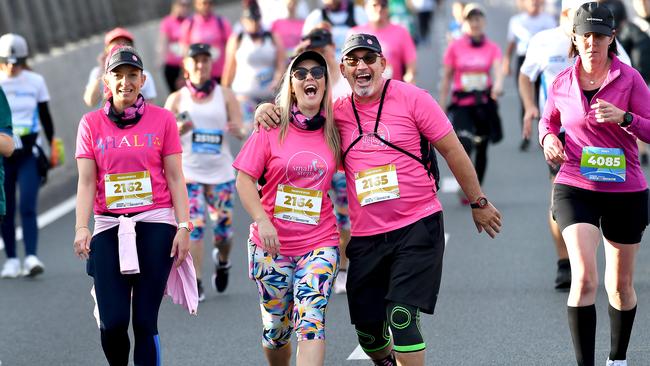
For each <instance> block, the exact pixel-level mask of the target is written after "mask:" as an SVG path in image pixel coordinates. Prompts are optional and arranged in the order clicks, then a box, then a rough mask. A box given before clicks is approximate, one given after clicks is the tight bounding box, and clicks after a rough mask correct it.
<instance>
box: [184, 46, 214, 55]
mask: <svg viewBox="0 0 650 366" xmlns="http://www.w3.org/2000/svg"><path fill="white" fill-rule="evenodd" d="M198 55H208V56H212V52H210V45H209V44H207V43H192V44H191V45H190V48H188V49H187V57H196V56H198Z"/></svg>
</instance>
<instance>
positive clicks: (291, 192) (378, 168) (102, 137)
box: [0, 0, 650, 366]
mask: <svg viewBox="0 0 650 366" xmlns="http://www.w3.org/2000/svg"><path fill="white" fill-rule="evenodd" d="M310 5H312V2H309V1H305V0H261V1H259V2H258V1H255V0H242V1H241V12H240V14H239V18H238V19H236V21H234V22H231V21H230V20H229V19H228V18H226V17H225V16H223V15H220V14H219V6H218V5H216V3H215V2H214V1H211V0H194V1H190V0H174V1H173V5H172V8H171V12H170V14H169V15H168V16H167V17H165V18H164V19H163V20H162V21H161V23H160V40H159V42H158V44H157V45H156V46H157V51H158V52H157V54H156V59H155V60H144V59H142V57H141V54H140V52H139V51H138V45H139V44H140V43H139V42H136V39H135V36H134V35H133V33H131V32H130V31H128V30H127V29H124V28H115V29H113V30H111V31H110V32H107V33H106V35H105V37H104V47H103V49H102V52H101V53H100V54H99V55H98V57H97V65H96V66H95V67H94V68H93V69H92V70H91V71H90V76H89V78H88V82H87V85H86V86H85V90H84V91H83V103H85V104H86V105H87V106H88V107H90V108H92V109H93V111H92V112H89V113H87V114H85V115H84V116H83V117H82V118H81V121H80V123H79V128H78V132H77V139H76V147H75V158H76V162H77V168H78V173H79V180H78V186H77V203H76V222H75V228H74V232H75V238H74V245H73V246H74V252H75V254H76V255H78V256H79V257H80V258H83V259H86V260H87V265H86V271H87V273H88V275H89V276H91V277H92V278H93V284H94V286H93V292H92V293H93V296H94V298H95V303H96V309H95V312H96V314H95V315H96V318H97V323H98V325H99V328H100V335H101V347H102V349H103V351H104V354H105V356H106V359H107V361H108V363H109V364H110V365H127V364H129V353H130V339H129V325H130V324H132V329H133V336H134V353H133V362H134V363H135V364H136V365H159V364H160V362H161V349H160V340H159V335H158V329H157V322H158V311H159V308H160V304H161V300H162V298H163V296H164V295H165V294H167V295H170V296H171V297H172V299H173V300H174V302H177V303H179V304H181V305H183V306H184V307H185V308H186V309H187V310H188V311H189V312H190V313H196V311H197V308H198V307H199V306H200V305H199V303H200V302H201V301H203V300H204V299H205V298H206V295H207V294H209V293H210V292H209V289H208V288H210V287H211V288H214V290H216V292H218V293H223V292H225V291H226V290H227V288H228V284H229V279H230V277H231V275H230V272H231V268H232V266H233V265H243V264H238V263H235V262H233V261H232V260H231V255H230V253H231V250H232V248H233V246H235V245H238V246H246V247H247V258H248V276H249V277H250V279H251V280H252V281H254V282H255V284H256V286H257V289H258V292H259V303H260V309H261V329H262V332H261V333H262V337H261V345H262V349H263V352H264V355H265V358H266V360H267V361H268V364H269V365H289V363H290V360H291V357H292V355H291V352H292V351H291V349H292V348H291V346H290V341H291V338H292V335H293V334H295V337H296V338H295V339H296V341H297V349H298V351H297V355H296V364H297V365H323V364H326V363H327V362H326V360H325V342H326V337H325V334H326V332H325V329H326V321H325V319H326V316H325V315H326V312H327V306H328V302H329V300H330V297H331V295H332V292H335V293H346V296H347V302H348V309H349V314H350V319H351V321H352V324H353V326H354V329H355V330H356V333H357V335H358V342H359V345H360V346H361V348H362V349H363V351H364V352H365V353H366V354H367V355H368V356H369V357H370V359H371V360H372V362H373V363H374V364H375V365H384V366H390V365H401V366H406V365H424V364H425V349H426V343H425V341H424V339H425V337H424V335H423V334H422V332H421V327H420V318H421V313H425V314H433V313H434V310H435V307H436V302H437V299H438V292H439V289H440V283H441V274H442V268H443V266H442V264H443V257H444V250H445V235H444V219H443V210H442V206H441V204H440V201H439V198H438V189H439V183H440V174H439V170H438V164H442V163H444V164H446V165H447V166H448V167H449V169H450V171H451V173H452V174H453V176H454V177H455V179H456V181H457V182H458V186H459V189H458V192H457V194H458V199H459V201H460V204H461V205H464V206H467V209H468V210H470V211H471V215H472V220H473V223H474V225H471V223H469V222H467V224H466V225H467V227H468V228H472V230H473V228H474V227H475V228H476V229H477V230H478V232H479V233H481V232H483V231H485V233H486V234H487V235H488V236H489V237H491V238H494V237H496V236H497V235H498V234H499V232H500V230H501V226H502V217H501V214H500V212H499V211H498V209H497V208H496V207H495V206H494V205H493V204H492V203H491V202H490V200H489V199H488V198H487V197H486V195H485V193H484V192H483V191H482V189H481V186H482V184H483V182H484V179H485V176H486V171H487V168H488V156H489V151H488V146H489V145H490V144H495V143H499V142H500V141H501V140H502V139H503V138H504V136H503V126H502V118H501V115H502V114H503V113H504V110H503V108H501V109H500V108H499V99H500V98H501V97H502V95H503V94H504V93H503V92H504V84H505V83H506V82H508V80H507V78H508V77H509V76H513V77H514V80H513V81H514V82H515V84H516V85H517V94H518V95H519V99H520V101H521V109H520V110H519V108H517V110H516V111H507V113H508V114H509V115H516V120H517V121H520V123H521V137H520V138H521V140H520V142H519V143H518V145H519V149H520V150H521V151H522V152H525V151H527V150H529V149H530V146H531V145H534V144H535V143H537V144H538V145H539V146H540V149H541V150H543V155H544V158H545V160H546V162H547V163H548V166H549V177H550V182H551V184H552V196H551V197H549V210H548V218H547V217H540V218H539V219H540V221H546V220H547V219H548V224H549V228H550V231H551V234H552V238H553V247H554V248H555V252H556V253H557V268H554V269H553V270H554V271H556V272H555V273H556V275H555V276H556V279H555V282H554V284H553V286H554V288H555V289H556V290H557V291H568V300H567V317H568V324H569V329H570V333H571V336H572V339H573V349H574V352H575V358H576V362H577V364H578V365H587V366H589V365H594V364H595V363H596V362H598V363H602V362H601V361H600V360H595V344H596V340H595V335H596V305H595V304H596V292H597V288H598V283H599V278H600V276H599V273H598V266H597V262H596V252H597V248H598V246H599V245H600V242H601V237H602V238H604V240H603V242H604V244H603V245H604V251H605V259H606V265H607V267H606V270H605V273H604V285H605V289H606V291H607V298H608V316H609V319H610V326H611V330H610V332H611V347H610V352H609V357H608V359H607V360H606V365H615V366H624V365H627V361H626V352H627V348H628V345H629V342H630V335H631V333H632V327H633V323H634V318H635V313H636V309H637V296H636V293H635V289H634V272H635V271H634V270H635V260H636V256H637V253H638V251H639V249H640V242H641V239H642V236H643V232H644V230H645V227H646V226H647V224H648V220H649V217H648V186H647V183H646V179H645V174H644V171H643V168H642V167H643V166H645V165H647V164H648V155H647V154H648V153H647V151H646V147H645V146H646V145H645V144H646V143H648V142H650V103H648V100H650V89H649V87H648V85H649V82H650V66H649V64H650V1H649V0H634V1H633V4H632V5H633V9H634V12H635V13H636V14H634V15H633V14H628V10H627V7H626V5H625V4H624V3H623V2H622V1H621V0H606V1H602V2H590V1H586V0H563V1H555V2H549V3H544V1H543V0H519V1H518V2H517V4H516V6H517V7H518V9H519V11H520V12H519V13H518V14H516V15H514V16H513V17H512V18H511V19H510V20H509V22H508V24H507V43H506V44H505V45H504V47H501V46H500V45H499V44H498V43H496V42H495V41H494V40H492V39H490V38H489V37H488V36H487V34H486V25H487V23H488V22H491V21H498V19H493V17H491V15H490V13H489V11H487V10H486V8H485V7H484V6H483V5H481V4H479V3H463V2H458V1H457V2H454V3H453V4H451V6H450V8H451V10H452V12H453V14H449V17H448V19H449V20H447V17H437V19H444V20H445V21H448V25H445V26H444V27H443V28H445V29H447V35H446V41H447V45H446V48H445V49H444V50H440V52H439V57H440V59H441V60H442V65H443V70H442V74H441V80H440V87H439V90H436V91H435V92H430V91H427V90H424V89H422V88H420V87H419V86H418V75H422V74H423V73H427V72H433V71H432V70H429V67H428V66H429V65H427V64H418V62H417V52H418V51H417V50H418V47H428V46H429V45H430V44H431V42H432V40H431V36H432V34H431V28H432V25H431V22H432V19H433V14H434V12H435V11H436V10H437V9H438V8H439V7H440V4H439V2H438V1H437V0H417V1H416V0H411V1H407V0H366V1H352V0H322V4H320V3H319V5H318V6H316V7H314V8H313V9H311V8H310ZM29 55H30V54H29V48H28V45H27V43H26V41H25V39H24V38H23V37H22V36H20V35H19V34H15V33H8V34H5V35H3V36H2V37H0V87H1V89H0V91H1V92H0V154H1V155H2V156H4V157H5V158H4V159H3V166H0V168H1V169H0V178H3V179H4V182H3V184H2V185H0V214H1V215H2V226H1V228H2V239H3V241H4V246H5V253H6V260H5V262H4V265H3V267H2V272H1V273H0V277H2V278H7V279H10V278H17V277H21V276H29V277H34V276H38V275H41V274H42V273H43V272H44V270H45V265H44V263H43V262H42V261H41V260H40V259H39V258H38V256H37V248H38V245H37V243H38V229H37V226H36V213H37V203H38V190H39V187H40V186H41V185H42V184H43V183H44V182H45V180H46V178H47V169H48V168H49V167H51V166H56V165H59V164H61V163H62V162H61V161H60V160H61V157H60V156H59V154H58V153H57V151H59V149H60V147H59V146H58V144H59V143H60V141H59V140H58V139H57V138H56V137H55V128H54V126H55V123H54V121H53V119H52V117H51V115H50V111H49V106H48V103H49V100H50V96H49V92H48V88H47V85H46V82H45V80H44V78H43V77H42V76H41V75H39V74H38V73H36V72H34V71H32V70H31V68H30V67H29V63H28V56H29ZM145 65H147V69H145ZM152 65H155V66H152ZM152 67H157V69H155V70H154V69H153V68H152ZM436 72H437V70H436ZM153 73H160V74H161V75H164V80H165V85H164V86H160V85H158V86H156V85H155V83H154V78H153V76H152V74H153ZM163 90H164V92H163ZM5 95H6V97H5ZM161 95H167V97H166V100H165V102H164V104H163V106H157V105H156V101H159V100H161V98H160V96H161ZM80 102H82V101H80ZM161 104H162V103H161ZM509 112H514V113H509ZM536 125H537V131H538V136H537V138H535V135H534V131H535V127H536ZM41 131H42V133H41ZM43 139H46V141H47V142H46V143H44V142H43V141H42V140H43ZM236 140H242V141H243V146H242V148H241V149H240V150H239V151H235V149H232V146H231V145H232V142H233V141H236ZM44 147H45V149H44ZM47 151H50V153H49V155H50V156H48V153H47ZM17 192H18V193H19V195H18V194H17ZM17 197H19V202H20V203H19V204H18V205H17ZM235 199H238V200H239V201H240V202H241V205H242V206H243V208H244V209H245V211H246V212H247V213H248V214H249V216H250V217H234V215H233V212H234V210H233V207H234V202H235ZM5 208H6V210H5ZM17 209H18V211H19V213H20V222H21V224H22V227H23V233H24V237H23V242H24V245H25V249H24V254H25V257H24V259H23V261H22V263H21V260H20V259H19V257H18V253H17V250H16V246H17V245H16V241H17V240H16V234H15V233H16V230H15V229H16V220H15V215H16V210H17ZM91 218H92V219H93V220H92V221H91ZM508 220H516V219H515V218H508ZM234 221H239V222H246V223H248V222H252V224H251V225H250V235H249V236H248V238H247V240H245V239H242V238H235V237H234V235H233V232H234V230H233V222H234ZM209 231H210V232H209ZM206 238H211V241H212V245H211V246H212V250H211V255H210V256H209V257H210V258H204V253H205V252H206V250H205V248H204V242H205V241H206ZM550 244H551V243H549V252H550V251H551V250H552V249H550ZM207 263H209V264H210V266H211V268H210V270H209V272H210V273H211V276H210V278H209V279H208V278H203V276H202V275H203V273H204V272H205V271H204V269H203V267H204V265H206V264H207ZM549 287H551V286H550V284H549ZM602 361H605V360H602ZM566 363H569V360H566Z"/></svg>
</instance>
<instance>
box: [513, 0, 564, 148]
mask: <svg viewBox="0 0 650 366" xmlns="http://www.w3.org/2000/svg"><path fill="white" fill-rule="evenodd" d="M522 6H523V11H522V12H521V13H519V14H517V15H514V16H513V17H512V18H510V21H509V22H508V36H507V40H508V45H507V46H506V52H505V56H504V59H503V73H504V75H506V76H508V75H510V74H511V72H512V66H511V65H510V62H511V59H512V56H513V54H514V55H515V57H516V63H515V69H514V70H515V71H514V77H515V85H516V86H517V87H518V85H519V83H518V79H519V69H520V68H521V64H522V63H523V62H524V58H525V57H526V49H527V48H528V42H529V41H530V38H531V37H532V36H534V35H535V33H537V32H539V31H542V30H544V29H551V28H554V27H555V26H556V21H555V19H554V18H553V17H552V16H551V15H550V14H547V13H544V12H543V7H544V0H522ZM523 117H524V106H523V102H522V104H521V121H523ZM522 130H523V124H522ZM529 145H530V139H529V138H528V137H524V138H522V140H521V143H520V145H519V150H521V151H526V150H528V146H529Z"/></svg>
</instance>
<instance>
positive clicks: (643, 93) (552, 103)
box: [539, 54, 650, 192]
mask: <svg viewBox="0 0 650 366" xmlns="http://www.w3.org/2000/svg"><path fill="white" fill-rule="evenodd" d="M611 57H612V64H611V66H610V68H609V72H608V73H607V77H606V78H605V81H604V82H603V85H602V86H601V87H600V90H599V91H598V92H597V93H596V95H595V96H594V97H593V99H592V100H591V103H589V102H588V101H587V98H585V96H584V94H583V92H582V90H580V85H579V83H578V70H580V67H581V64H582V61H581V59H580V57H577V58H576V63H575V65H573V66H572V67H570V68H568V69H566V70H564V71H562V72H561V73H560V74H558V76H557V78H555V80H554V81H553V84H551V87H550V89H549V93H548V99H547V101H546V106H545V107H544V115H543V116H542V118H541V119H540V120H539V141H540V143H541V142H543V140H544V137H545V136H546V135H548V134H550V133H552V134H555V135H557V134H558V133H559V132H560V127H564V130H565V131H566V143H565V146H564V152H565V154H566V157H567V160H566V161H565V162H564V163H563V164H562V166H561V167H560V171H559V172H558V174H557V177H556V178H555V183H559V184H566V185H569V186H573V187H578V188H582V189H588V190H591V191H599V192H638V191H642V190H644V189H646V188H647V187H648V184H647V183H646V179H645V174H644V172H643V169H641V165H640V164H639V150H638V147H637V145H636V140H637V138H638V139H640V140H642V141H645V142H650V103H648V101H650V90H648V87H647V86H646V84H645V82H644V81H643V78H642V77H641V75H640V74H639V72H638V71H636V70H634V69H633V68H632V67H630V66H628V65H625V64H624V63H622V62H621V61H620V60H619V59H618V57H616V56H614V55H613V54H612V55H611ZM596 99H602V100H604V101H607V102H609V103H612V104H614V105H615V106H616V107H618V108H619V109H621V110H624V111H629V112H630V113H631V114H632V116H633V119H632V124H630V125H629V126H627V127H625V128H621V126H619V125H617V124H615V123H599V122H598V121H596V117H595V112H594V110H593V109H591V106H590V104H593V103H596ZM585 146H593V147H601V148H618V149H622V150H623V153H624V155H625V163H626V166H625V182H620V183H617V182H598V181H592V180H589V179H587V178H585V177H584V176H583V175H582V174H581V173H580V164H581V160H582V153H583V148H584V147H585Z"/></svg>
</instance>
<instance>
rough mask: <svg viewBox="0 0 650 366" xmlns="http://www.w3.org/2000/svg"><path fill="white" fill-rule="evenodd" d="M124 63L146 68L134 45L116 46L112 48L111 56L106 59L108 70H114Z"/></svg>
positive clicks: (142, 68) (141, 68)
mask: <svg viewBox="0 0 650 366" xmlns="http://www.w3.org/2000/svg"><path fill="white" fill-rule="evenodd" d="M122 65H131V66H134V67H137V68H138V69H140V70H144V66H143V64H142V59H141V58H140V55H138V52H137V51H136V50H135V48H133V47H128V46H116V47H114V48H113V49H112V50H111V52H110V55H109V57H108V58H107V59H106V72H109V71H113V69H115V68H116V67H118V66H122Z"/></svg>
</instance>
